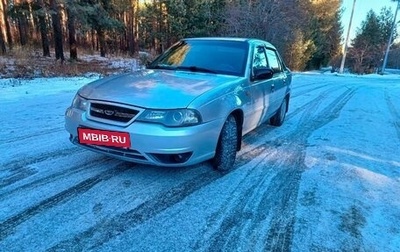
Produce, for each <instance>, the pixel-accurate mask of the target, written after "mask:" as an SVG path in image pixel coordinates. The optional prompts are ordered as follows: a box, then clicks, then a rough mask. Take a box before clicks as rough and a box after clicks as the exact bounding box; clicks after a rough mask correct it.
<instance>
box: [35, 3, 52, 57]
mask: <svg viewBox="0 0 400 252" xmlns="http://www.w3.org/2000/svg"><path fill="white" fill-rule="evenodd" d="M37 4H38V5H39V6H40V8H41V11H42V12H41V13H40V14H39V29H40V36H41V38H42V49H43V56H44V57H50V43H49V39H48V37H47V25H46V18H45V15H46V11H45V8H44V3H43V0H37Z"/></svg>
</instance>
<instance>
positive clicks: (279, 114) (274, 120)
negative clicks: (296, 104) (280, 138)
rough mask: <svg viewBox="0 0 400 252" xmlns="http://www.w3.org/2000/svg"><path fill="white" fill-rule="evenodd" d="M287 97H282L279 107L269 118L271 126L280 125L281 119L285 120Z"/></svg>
mask: <svg viewBox="0 0 400 252" xmlns="http://www.w3.org/2000/svg"><path fill="white" fill-rule="evenodd" d="M287 104H288V100H287V98H285V99H283V101H282V104H281V106H280V108H279V109H278V110H277V111H276V113H275V115H274V116H273V117H271V119H270V120H269V122H270V124H271V125H273V126H281V125H282V124H283V121H285V117H286V111H287Z"/></svg>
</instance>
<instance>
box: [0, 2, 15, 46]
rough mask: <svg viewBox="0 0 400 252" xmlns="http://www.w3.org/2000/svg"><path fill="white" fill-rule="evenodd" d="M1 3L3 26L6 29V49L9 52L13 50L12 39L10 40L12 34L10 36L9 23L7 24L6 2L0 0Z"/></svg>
mask: <svg viewBox="0 0 400 252" xmlns="http://www.w3.org/2000/svg"><path fill="white" fill-rule="evenodd" d="M1 1H2V3H3V17H4V26H5V29H6V37H7V43H8V47H9V48H10V50H12V48H13V39H12V34H11V27H10V22H8V13H7V8H8V6H7V0H1Z"/></svg>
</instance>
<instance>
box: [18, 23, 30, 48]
mask: <svg viewBox="0 0 400 252" xmlns="http://www.w3.org/2000/svg"><path fill="white" fill-rule="evenodd" d="M27 25H28V23H27V21H26V17H25V16H20V17H18V31H19V42H20V44H21V45H22V46H24V45H26V43H27V42H28V38H27V36H28V34H27V28H28V27H27Z"/></svg>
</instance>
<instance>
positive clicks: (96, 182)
mask: <svg viewBox="0 0 400 252" xmlns="http://www.w3.org/2000/svg"><path fill="white" fill-rule="evenodd" d="M89 81H90V79H87V78H75V79H61V78H60V79H41V80H31V81H16V80H6V79H3V80H1V79H0V97H1V99H0V122H1V131H0V153H1V158H0V251H46V250H49V251H400V227H399V224H398V223H399V221H400V196H399V195H400V78H399V76H396V75H393V76H365V77H357V76H335V75H330V74H327V75H323V74H312V73H309V74H296V75H295V76H294V80H293V92H292V99H291V103H290V110H289V113H288V117H287V121H286V122H285V124H284V125H283V126H282V127H280V128H274V127H271V126H268V125H262V126H261V127H260V128H259V129H257V130H256V131H254V132H251V133H250V134H248V135H246V136H245V138H244V140H243V148H242V150H241V151H240V152H239V153H238V159H237V162H236V165H235V168H234V170H233V171H231V172H229V173H227V174H221V173H219V172H217V171H214V170H213V169H212V168H211V166H210V165H209V164H208V163H204V164H200V165H197V166H194V167H188V168H160V167H149V166H143V165H138V164H132V163H128V162H123V161H119V160H115V159H111V158H108V157H105V156H102V155H100V154H96V153H92V152H90V151H87V150H83V149H81V148H78V147H76V146H74V145H72V144H71V143H70V142H69V141H68V134H67V133H66V131H65V130H64V128H63V123H64V111H65V108H66V107H67V106H69V104H70V102H71V100H72V98H73V96H74V94H75V92H76V90H77V89H78V88H79V87H80V86H82V85H83V84H84V83H87V82H89Z"/></svg>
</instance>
